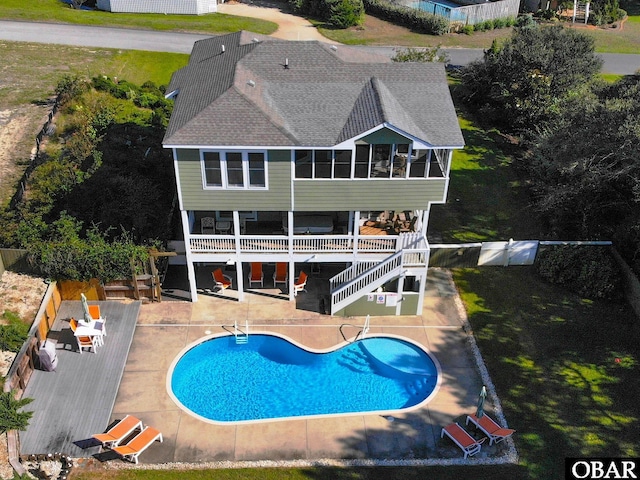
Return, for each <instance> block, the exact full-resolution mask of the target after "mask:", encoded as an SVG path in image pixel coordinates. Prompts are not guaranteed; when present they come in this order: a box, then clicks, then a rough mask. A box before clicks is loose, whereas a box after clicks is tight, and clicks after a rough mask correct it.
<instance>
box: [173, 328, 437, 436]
mask: <svg viewBox="0 0 640 480" xmlns="http://www.w3.org/2000/svg"><path fill="white" fill-rule="evenodd" d="M251 335H269V336H272V337H278V338H281V339H283V340H286V341H287V342H289V343H291V344H292V345H294V346H296V347H298V348H301V349H303V350H305V351H307V352H311V353H315V354H325V353H331V352H335V351H337V350H340V349H341V348H343V347H345V346H346V345H349V344H351V343H354V342H355V341H359V340H363V339H365V338H394V339H397V340H401V341H404V342H407V343H410V344H412V345H414V346H416V347H417V348H419V349H420V350H422V351H423V352H424V353H425V354H426V355H428V356H429V358H430V359H431V361H432V362H433V364H434V366H435V368H436V375H437V377H436V384H435V386H434V387H433V390H432V392H431V393H430V394H429V395H428V396H427V397H426V398H425V399H424V400H422V401H421V402H419V403H417V404H416V405H412V406H411V407H407V408H401V409H394V410H373V411H366V412H349V413H325V414H318V415H300V416H294V417H276V418H261V419H256V420H235V421H229V422H221V421H219V420H212V419H209V418H206V417H203V416H201V415H198V414H197V413H195V412H193V411H192V410H190V409H189V408H188V407H186V406H185V405H184V404H183V403H182V402H181V401H180V400H179V399H178V398H177V397H176V395H175V394H174V393H173V389H172V388H171V376H172V373H173V371H174V369H175V367H176V365H177V363H178V362H179V361H180V359H181V358H182V357H183V356H184V355H185V354H186V353H187V352H188V351H189V350H191V349H193V348H195V347H196V346H198V345H200V344H202V343H204V342H206V341H209V340H212V339H214V338H222V337H233V336H234V334H233V333H229V332H225V333H214V334H211V335H205V336H204V337H201V338H199V339H198V340H195V341H193V342H191V343H189V344H188V345H186V346H185V347H184V348H183V349H182V350H180V352H178V354H177V355H176V356H175V357H174V359H173V360H172V361H171V364H170V365H169V368H168V370H167V375H166V380H165V387H166V391H167V394H168V395H169V397H170V398H171V400H172V401H173V403H175V405H176V406H177V407H178V408H179V409H180V410H182V411H183V412H184V413H186V414H187V415H189V416H191V417H193V418H195V419H197V420H200V421H202V422H205V423H208V424H211V425H220V426H236V425H254V424H259V423H268V422H284V421H293V420H311V419H323V418H340V417H353V416H361V415H377V416H381V417H385V418H387V419H388V420H390V421H393V419H394V418H395V417H394V414H395V415H397V414H399V413H407V412H412V411H414V410H418V409H421V408H424V407H425V406H426V405H427V404H428V403H429V402H430V401H431V400H432V399H433V397H434V396H435V395H436V394H437V392H438V391H439V390H440V385H441V382H442V368H441V366H440V362H439V361H438V359H437V358H436V357H435V355H434V354H433V353H431V352H430V351H429V350H428V349H427V348H426V347H425V346H424V345H421V344H419V343H418V342H416V341H415V340H412V339H410V338H407V337H403V336H401V335H396V334H391V333H384V334H368V335H367V336H366V337H364V336H362V337H358V335H356V336H354V337H353V338H352V339H345V340H344V341H343V342H340V343H338V344H336V345H334V346H333V347H329V348H323V349H317V348H311V347H307V346H305V345H303V344H302V343H300V342H298V341H296V340H293V339H292V338H290V337H289V336H287V335H284V334H282V333H275V332H269V331H262V330H256V331H252V332H251V333H250V334H249V337H250V336H251Z"/></svg>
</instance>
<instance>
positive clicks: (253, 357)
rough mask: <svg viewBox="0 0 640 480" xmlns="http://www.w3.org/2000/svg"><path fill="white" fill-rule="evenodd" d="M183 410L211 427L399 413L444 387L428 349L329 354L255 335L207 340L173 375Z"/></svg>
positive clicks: (385, 347)
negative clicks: (243, 338) (240, 340)
mask: <svg viewBox="0 0 640 480" xmlns="http://www.w3.org/2000/svg"><path fill="white" fill-rule="evenodd" d="M169 382H170V388H171V391H172V393H173V395H174V397H175V398H176V399H177V400H178V402H179V403H180V404H182V406H183V407H184V408H186V409H188V410H190V411H191V412H193V413H195V414H196V415H199V416H201V417H204V418H205V419H209V420H213V421H219V422H234V421H247V420H260V419H275V418H283V417H296V416H308V415H326V414H338V413H355V412H380V411H389V410H398V409H403V408H408V407H411V406H414V405H417V404H419V403H421V402H422V401H424V400H425V399H426V398H427V397H428V396H429V395H430V394H431V393H432V392H433V390H434V389H435V387H436V384H437V368H436V366H435V363H434V360H433V359H432V358H431V357H430V356H429V355H428V354H427V353H426V352H425V351H424V350H422V349H421V348H418V347H417V346H416V345H413V344H411V343H409V342H405V341H402V340H399V339H395V338H390V337H371V338H365V339H364V340H360V341H358V342H356V343H351V344H348V345H346V346H344V347H342V348H340V349H339V350H336V351H333V352H329V353H313V352H309V351H307V350H304V349H302V348H300V347H298V346H296V345H294V344H292V343H290V342H288V341H287V340H285V339H284V338H280V337H277V336H273V335H259V334H254V335H251V336H250V337H249V342H248V343H247V344H239V345H238V344H236V341H235V337H234V336H224V337H217V338H213V339H210V340H206V341H204V342H202V343H199V344H198V345H196V346H194V347H193V348H191V349H189V350H188V351H187V352H186V353H185V354H184V355H183V356H182V357H180V358H179V359H178V360H177V362H176V363H175V366H174V368H173V371H172V372H170V373H169Z"/></svg>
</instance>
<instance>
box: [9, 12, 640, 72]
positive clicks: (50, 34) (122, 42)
mask: <svg viewBox="0 0 640 480" xmlns="http://www.w3.org/2000/svg"><path fill="white" fill-rule="evenodd" d="M209 36H210V35H205V34H192V33H175V32H158V31H152V30H131V29H123V28H110V27H95V26H85V25H67V24H54V23H29V22H15V21H5V20H0V39H1V40H10V41H16V42H35V43H53V44H62V45H81V46H88V47H102V48H120V49H124V50H148V51H155V52H175V53H191V48H192V47H193V43H194V42H195V41H196V40H200V39H203V38H207V37H209ZM360 48H366V49H367V50H370V51H374V52H378V53H381V54H384V55H393V54H394V50H395V48H397V47H360ZM443 50H444V51H446V52H447V54H448V55H449V58H450V60H451V61H450V63H451V64H452V65H466V64H467V63H469V62H470V61H472V60H474V59H476V58H481V57H482V49H475V48H449V49H443ZM600 56H601V57H602V59H603V60H604V65H603V67H602V71H603V72H604V73H616V74H620V75H631V74H633V73H635V72H636V71H637V70H639V69H640V55H632V54H614V53H603V54H600Z"/></svg>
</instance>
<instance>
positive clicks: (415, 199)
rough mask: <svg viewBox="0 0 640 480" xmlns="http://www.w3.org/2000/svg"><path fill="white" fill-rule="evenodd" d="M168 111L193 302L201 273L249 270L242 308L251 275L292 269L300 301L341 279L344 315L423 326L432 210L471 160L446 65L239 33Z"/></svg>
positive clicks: (207, 55) (185, 76)
mask: <svg viewBox="0 0 640 480" xmlns="http://www.w3.org/2000/svg"><path fill="white" fill-rule="evenodd" d="M167 96H168V97H172V98H174V99H175V105H174V110H173V114H172V116H171V119H170V122H169V126H168V128H167V132H166V135H165V138H164V140H163V144H164V146H165V148H171V149H173V157H174V165H175V175H176V181H177V186H178V195H179V197H178V198H179V208H180V212H181V218H182V224H183V233H184V240H185V250H186V262H187V267H188V276H189V284H190V291H191V298H192V300H193V301H197V293H196V292H197V288H205V287H210V286H211V285H197V282H196V278H197V275H196V273H197V272H198V271H202V270H201V269H205V270H207V271H208V272H209V279H210V278H211V275H210V272H211V271H213V270H214V269H216V268H218V267H225V265H235V272H237V273H236V274H235V275H234V278H233V284H234V285H233V289H234V290H237V292H238V294H237V296H238V298H239V300H240V301H242V300H243V292H244V291H245V289H246V288H247V287H248V286H249V285H248V278H247V272H248V269H249V264H250V262H262V264H263V265H265V266H266V265H268V266H269V268H270V269H271V270H270V272H272V271H273V265H274V264H275V263H276V262H285V263H286V264H287V270H288V280H287V283H288V285H287V287H288V288H285V289H284V290H285V291H288V292H290V293H289V298H290V300H293V299H294V296H293V291H294V289H293V282H294V278H295V277H296V276H297V275H298V274H299V273H300V271H304V272H305V273H307V274H309V275H310V279H311V280H313V272H314V271H315V270H316V269H317V268H318V267H319V266H321V265H323V264H331V266H332V267H333V268H335V267H336V266H339V267H340V270H342V272H341V273H340V274H339V275H337V276H336V277H334V278H332V279H331V280H330V281H328V282H327V281H326V280H325V282H326V283H327V285H326V291H327V292H329V293H330V298H331V301H330V306H331V308H330V310H331V313H332V314H346V315H359V314H367V313H371V314H373V315H376V314H386V315H389V314H391V315H393V314H412V315H413V314H416V313H418V312H421V309H422V301H423V295H424V285H425V281H426V277H427V264H428V257H429V245H428V243H427V240H426V231H427V224H428V220H429V209H430V207H431V205H432V204H435V203H444V202H445V199H446V196H447V188H448V185H449V169H450V165H451V154H452V149H455V148H462V147H463V145H464V140H463V137H462V133H461V131H460V128H459V126H458V120H457V117H456V113H455V110H454V106H453V102H452V100H451V96H450V92H449V87H448V85H447V80H446V76H445V70H444V65H443V64H441V63H395V62H392V61H391V60H390V59H389V58H387V57H381V56H378V55H372V54H369V53H366V52H365V51H364V50H361V49H356V48H351V47H347V46H343V45H339V46H334V45H328V44H324V43H320V42H290V41H284V40H276V39H272V38H269V37H262V36H257V35H253V34H250V33H247V32H238V33H233V34H230V35H224V36H219V37H214V38H209V39H206V40H202V41H199V42H196V44H195V45H194V48H193V51H192V54H191V57H190V61H189V64H188V65H187V66H186V67H184V68H182V69H181V70H178V71H177V72H175V73H174V75H173V77H172V80H171V83H170V85H169V88H168V90H167ZM211 224H212V226H210V225H211ZM209 228H210V230H208V229H209ZM325 267H327V265H325ZM271 282H272V279H271V275H270V274H268V275H267V276H266V278H265V284H266V285H271V284H272V283H271ZM376 292H377V293H379V294H380V295H379V296H378V295H371V294H372V293H376ZM327 301H328V299H327Z"/></svg>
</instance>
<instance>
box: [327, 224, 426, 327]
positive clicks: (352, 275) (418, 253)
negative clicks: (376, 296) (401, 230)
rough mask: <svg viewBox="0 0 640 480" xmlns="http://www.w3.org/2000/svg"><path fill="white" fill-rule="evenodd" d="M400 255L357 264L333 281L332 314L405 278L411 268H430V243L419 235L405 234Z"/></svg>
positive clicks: (402, 236)
mask: <svg viewBox="0 0 640 480" xmlns="http://www.w3.org/2000/svg"><path fill="white" fill-rule="evenodd" d="M396 248H397V251H396V253H394V254H392V255H390V256H389V257H387V258H386V259H384V260H383V261H381V262H357V263H354V264H353V265H352V266H351V267H349V268H347V269H346V270H343V271H342V272H340V273H339V274H338V275H336V276H334V277H333V278H331V279H330V280H329V285H330V288H331V315H335V313H336V312H338V311H340V310H342V309H343V308H345V307H347V306H348V305H350V304H351V303H353V302H355V301H356V300H358V299H359V298H360V297H361V296H362V295H363V294H365V293H371V292H373V291H374V290H375V289H376V288H378V287H381V286H382V285H384V284H385V283H387V282H389V281H391V280H393V279H394V278H397V277H399V276H401V275H403V274H404V273H405V272H406V270H407V268H411V267H420V268H426V266H427V262H428V259H429V255H428V254H429V244H428V243H427V240H426V238H425V237H424V236H423V235H422V234H419V233H408V234H401V235H400V236H399V237H398V243H397V246H396Z"/></svg>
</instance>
